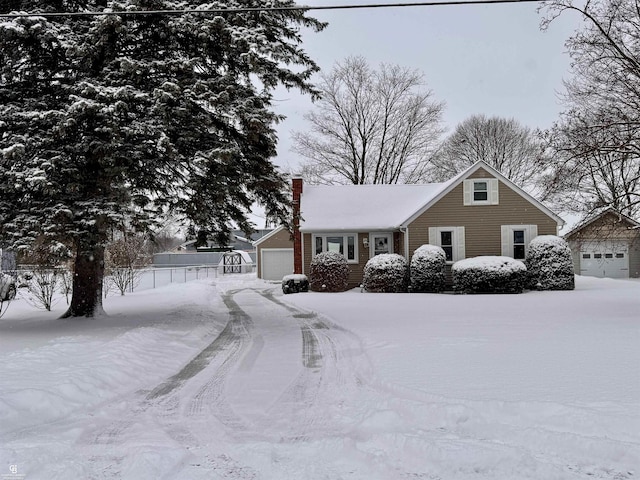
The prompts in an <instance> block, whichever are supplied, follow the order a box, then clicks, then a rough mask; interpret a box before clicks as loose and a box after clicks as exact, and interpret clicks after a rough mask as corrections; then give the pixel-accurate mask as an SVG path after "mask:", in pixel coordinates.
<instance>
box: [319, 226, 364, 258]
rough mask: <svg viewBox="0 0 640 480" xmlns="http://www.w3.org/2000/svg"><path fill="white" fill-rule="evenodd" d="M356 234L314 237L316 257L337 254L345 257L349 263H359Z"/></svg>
mask: <svg viewBox="0 0 640 480" xmlns="http://www.w3.org/2000/svg"><path fill="white" fill-rule="evenodd" d="M356 238H357V235H356V234H355V233H347V234H328V235H314V237H313V245H314V255H317V254H319V253H322V252H336V253H340V254H342V255H344V256H345V258H346V259H347V261H348V262H351V263H357V261H358V251H357V244H358V242H357V241H356Z"/></svg>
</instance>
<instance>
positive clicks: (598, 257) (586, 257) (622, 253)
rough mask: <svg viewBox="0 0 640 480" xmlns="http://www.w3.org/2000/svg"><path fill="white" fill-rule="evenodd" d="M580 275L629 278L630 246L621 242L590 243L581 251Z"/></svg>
mask: <svg viewBox="0 0 640 480" xmlns="http://www.w3.org/2000/svg"><path fill="white" fill-rule="evenodd" d="M580 274H581V275H588V276H591V277H608V278H629V245H628V244H622V243H620V242H618V243H617V244H616V243H614V242H593V243H591V242H590V243H589V244H588V245H585V246H584V247H583V248H582V249H581V250H580Z"/></svg>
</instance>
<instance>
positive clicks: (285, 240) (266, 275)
mask: <svg viewBox="0 0 640 480" xmlns="http://www.w3.org/2000/svg"><path fill="white" fill-rule="evenodd" d="M254 245H255V247H256V261H257V262H258V272H257V275H258V278H261V279H263V280H277V281H279V280H282V277H284V276H285V275H290V274H292V273H293V240H292V239H291V233H289V231H288V230H287V229H286V228H284V227H279V228H276V229H275V230H274V231H272V232H271V233H269V234H267V235H265V236H264V237H262V238H260V239H259V240H256V241H255V242H254Z"/></svg>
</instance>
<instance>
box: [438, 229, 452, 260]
mask: <svg viewBox="0 0 640 480" xmlns="http://www.w3.org/2000/svg"><path fill="white" fill-rule="evenodd" d="M440 247H442V249H443V250H444V253H445V255H446V256H447V262H452V261H453V232H452V231H443V232H440Z"/></svg>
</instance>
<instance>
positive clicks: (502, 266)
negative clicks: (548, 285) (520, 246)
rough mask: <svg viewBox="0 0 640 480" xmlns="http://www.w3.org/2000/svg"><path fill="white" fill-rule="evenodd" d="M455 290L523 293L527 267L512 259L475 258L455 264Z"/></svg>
mask: <svg viewBox="0 0 640 480" xmlns="http://www.w3.org/2000/svg"><path fill="white" fill-rule="evenodd" d="M452 274H453V290H454V291H456V292H459V293H522V291H523V290H524V287H525V283H526V279H527V267H526V266H525V264H524V263H522V262H521V261H519V260H514V259H513V258H511V257H492V256H484V257H474V258H467V259H466V260H460V261H458V262H456V263H454V264H453V268H452Z"/></svg>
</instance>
